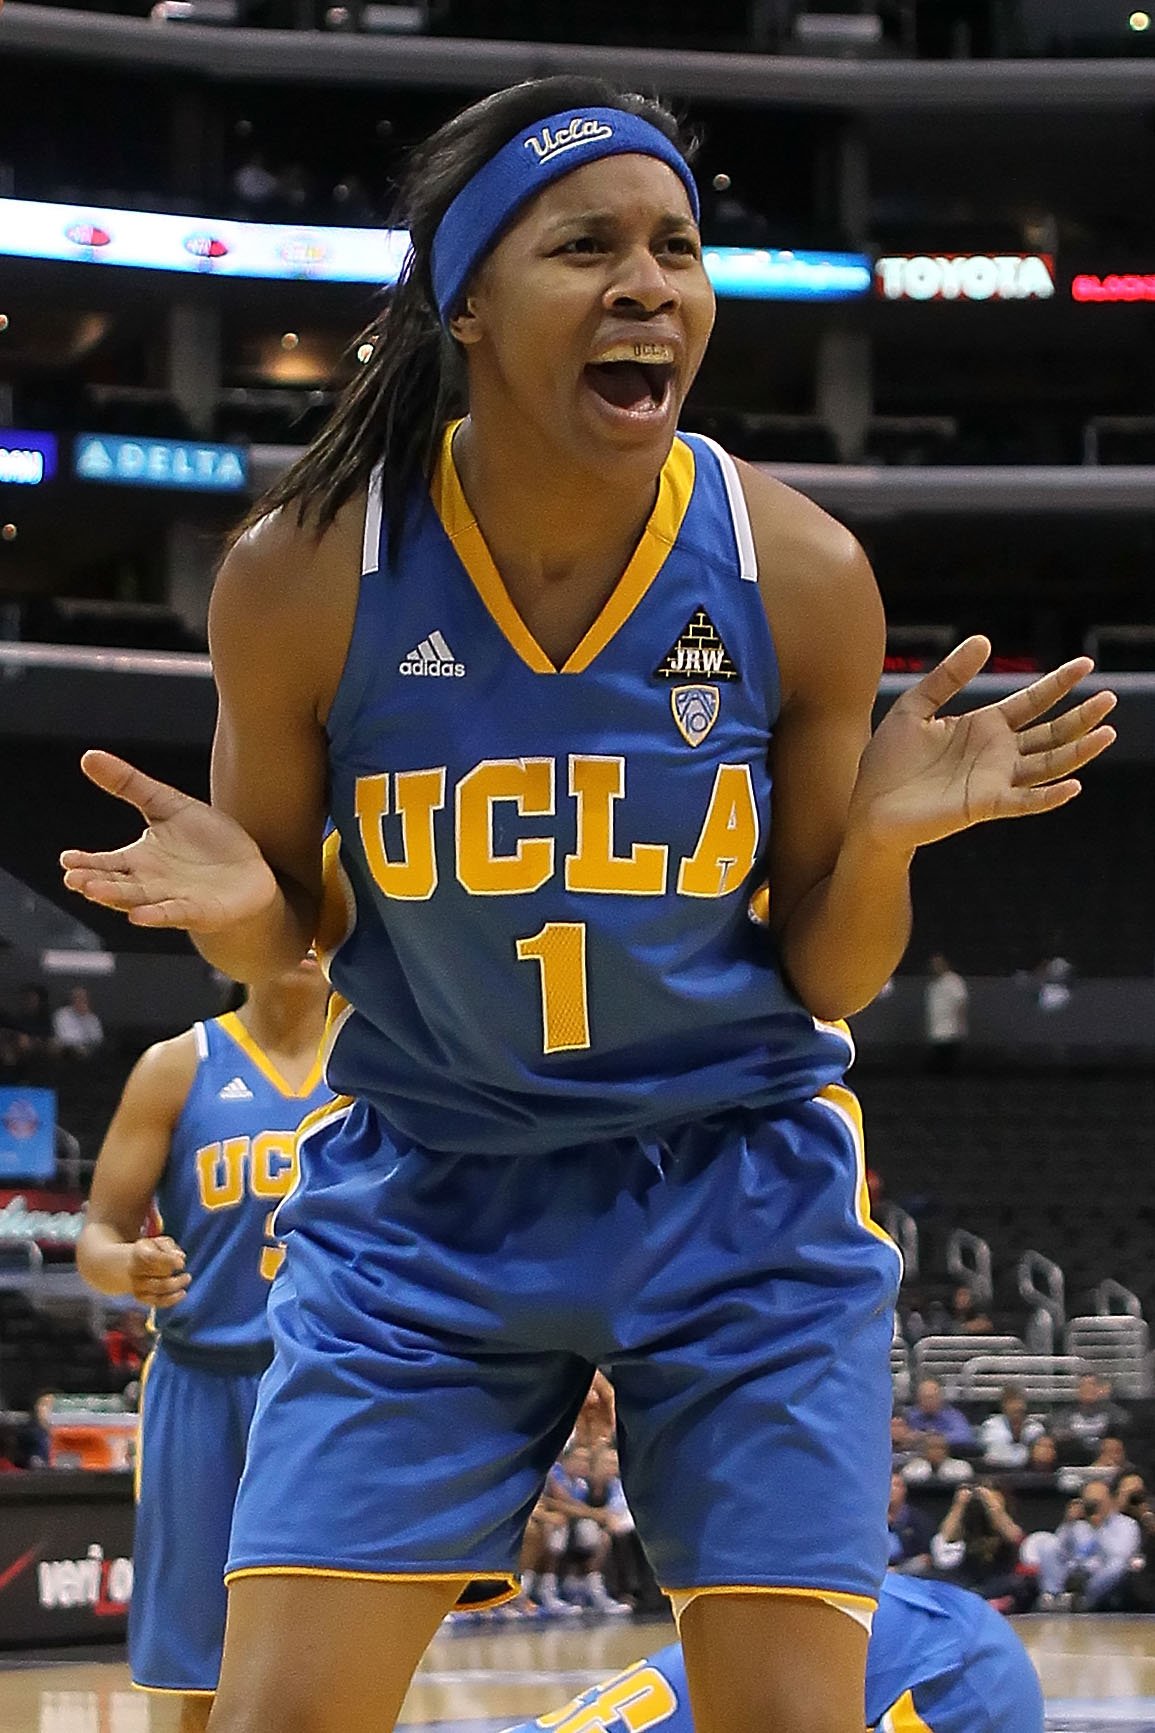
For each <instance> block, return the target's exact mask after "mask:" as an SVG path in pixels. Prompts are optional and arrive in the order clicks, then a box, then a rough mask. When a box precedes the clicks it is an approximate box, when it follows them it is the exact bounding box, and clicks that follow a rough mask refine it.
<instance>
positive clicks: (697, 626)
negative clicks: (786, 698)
mask: <svg viewBox="0 0 1155 1733" xmlns="http://www.w3.org/2000/svg"><path fill="white" fill-rule="evenodd" d="M694 676H696V677H698V678H699V679H700V678H702V677H705V678H706V679H707V680H740V679H741V678H742V676H741V675H740V674H739V672H738V670H737V668H736V667H735V666H734V664H733V662H732V661H731V660H730V655H729V652H728V650H727V649H726V646H725V644H723V642H722V634H721V633H720V632H719V630H718V628H717V626H715V624H714V622H713V620H711V618H710V616H709V614H708V613H707V612H706V610H705V608H695V610H694V612H693V613H692V614H691V616H690V618H689V619H688V620H687V621H686V624H685V625H684V626H683V627H682V630H681V631H680V632H679V634H678V636H677V638H676V640H675V641H674V643H672V644H671V645H670V648H669V649H668V650H667V652H666V654H665V657H664V658H663V660H662V661H661V662H659V663H658V666H657V667H656V668H655V669H654V678H655V679H658V680H685V679H686V678H687V677H694Z"/></svg>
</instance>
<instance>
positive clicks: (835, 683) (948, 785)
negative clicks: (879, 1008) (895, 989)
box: [744, 467, 1115, 1018]
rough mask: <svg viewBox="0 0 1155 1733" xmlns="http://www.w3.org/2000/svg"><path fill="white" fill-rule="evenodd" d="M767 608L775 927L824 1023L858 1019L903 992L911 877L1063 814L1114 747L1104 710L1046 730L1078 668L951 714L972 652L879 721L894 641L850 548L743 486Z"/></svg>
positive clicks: (804, 504)
mask: <svg viewBox="0 0 1155 1733" xmlns="http://www.w3.org/2000/svg"><path fill="white" fill-rule="evenodd" d="M744 479H745V484H746V496H747V499H748V501H749V503H750V508H751V520H752V524H753V529H754V539H755V544H756V546H757V548H758V551H759V556H760V559H759V563H760V566H761V569H762V572H763V578H762V582H763V599H764V601H765V603H766V610H767V614H768V616H769V619H770V624H771V629H772V631H773V633H774V637H775V642H776V644H777V647H778V659H779V665H780V668H781V672H782V699H781V709H780V715H779V720H778V723H777V726H776V727H775V730H774V741H773V747H772V764H771V768H772V772H773V776H774V781H775V800H774V826H773V831H772V834H771V845H770V846H771V874H770V920H771V924H772V926H773V927H774V929H775V931H776V934H777V937H778V944H779V949H780V952H781V956H782V961H783V966H784V968H785V970H786V973H787V974H788V975H789V977H790V979H791V980H792V982H793V984H794V987H795V989H796V991H797V993H798V995H799V997H800V998H801V1000H802V1002H803V1004H804V1005H806V1006H807V1008H808V1009H809V1010H810V1011H811V1012H812V1013H813V1014H814V1015H815V1016H817V1017H824V1018H838V1017H846V1016H849V1015H850V1014H851V1013H852V1012H853V1011H858V1010H861V1008H862V1007H863V1006H864V1005H867V1004H869V1003H870V1001H871V999H873V998H874V996H875V994H876V993H877V992H878V990H879V988H880V987H881V986H882V985H883V983H884V982H885V981H887V980H888V979H889V977H890V976H891V974H892V973H893V972H894V969H895V966H896V964H897V963H898V961H899V959H900V958H901V956H902V953H903V951H904V950H905V948H906V942H907V939H908V937H909V934H910V889H909V871H910V862H911V860H912V858H913V856H914V853H915V850H916V849H918V848H921V847H923V846H924V845H925V844H926V843H932V842H938V841H940V840H941V839H942V838H943V837H947V836H954V835H955V834H957V832H959V831H960V830H966V829H968V828H969V827H970V826H971V825H975V824H984V823H987V822H989V821H990V820H992V819H1000V818H1026V817H1029V816H1031V815H1032V814H1036V813H1044V812H1053V811H1054V810H1055V809H1056V808H1057V807H1060V806H1064V805H1065V804H1066V803H1067V801H1069V800H1073V799H1074V797H1075V796H1076V795H1077V794H1078V793H1079V791H1080V787H1081V784H1080V782H1079V781H1078V778H1077V776H1076V775H1075V774H1074V773H1075V772H1077V771H1079V770H1081V769H1082V768H1083V766H1084V765H1087V764H1089V763H1090V762H1091V761H1092V759H1094V758H1097V757H1098V755H1099V754H1100V753H1101V752H1104V751H1105V750H1106V749H1107V747H1108V746H1110V745H1111V743H1112V741H1113V740H1114V738H1115V733H1114V730H1113V729H1112V728H1109V727H1105V726H1103V724H1104V721H1105V718H1106V717H1107V716H1108V714H1109V713H1110V711H1111V709H1112V707H1113V706H1114V704H1115V695H1114V693H1112V692H1106V691H1103V692H1096V693H1094V694H1092V696H1091V697H1090V698H1085V699H1084V700H1083V702H1082V703H1081V704H1076V705H1074V706H1072V707H1071V708H1070V709H1068V710H1066V711H1064V712H1063V713H1062V714H1060V715H1058V716H1054V717H1052V718H1051V720H1050V721H1043V720H1042V718H1043V717H1045V716H1046V714H1047V712H1048V711H1050V710H1053V709H1054V706H1055V705H1056V704H1058V703H1059V702H1060V701H1061V700H1062V699H1064V698H1065V697H1066V696H1067V694H1068V693H1070V692H1071V691H1072V690H1073V689H1074V687H1075V686H1077V685H1078V683H1079V681H1080V680H1083V679H1085V678H1086V676H1087V675H1088V674H1090V673H1091V672H1092V671H1093V668H1094V664H1093V663H1092V662H1091V660H1090V658H1089V657H1086V656H1079V657H1076V658H1075V659H1074V660H1073V661H1071V662H1065V663H1064V664H1063V665H1062V666H1061V667H1059V668H1054V669H1052V670H1051V671H1050V673H1048V674H1044V675H1043V676H1042V677H1041V678H1040V679H1038V680H1035V681H1033V682H1032V683H1031V684H1030V685H1029V686H1024V687H1023V688H1021V689H1020V690H1019V691H1016V692H1012V693H1010V694H1009V695H1008V696H1007V697H1006V698H1001V699H999V700H998V701H997V702H995V703H991V704H987V705H984V706H982V707H981V708H979V709H971V710H967V711H965V712H963V713H962V714H960V715H940V714H939V712H940V711H941V710H943V708H944V707H945V706H946V705H947V704H948V703H949V702H950V700H951V699H953V698H955V697H957V695H958V694H959V693H960V692H962V691H963V690H964V689H965V688H966V687H967V686H968V685H969V684H970V682H971V681H972V680H973V679H974V677H975V675H976V674H977V673H978V672H979V670H980V669H981V668H982V667H983V665H984V663H985V662H986V660H987V658H988V656H989V655H990V653H991V646H990V643H989V641H988V640H987V639H986V638H983V637H979V636H975V637H971V638H967V639H964V641H963V642H962V643H961V644H959V645H958V646H957V647H956V648H955V649H953V650H952V651H951V652H950V654H949V655H948V656H945V657H944V658H943V660H942V661H941V662H940V663H939V665H938V667H937V668H932V669H931V671H930V673H929V674H926V675H924V676H923V678H922V679H921V680H919V681H918V682H917V683H916V684H915V685H913V686H912V687H910V689H909V690H908V691H906V692H904V693H903V694H902V696H901V697H900V698H899V699H898V700H897V701H896V702H895V703H894V704H893V705H892V706H891V708H890V710H889V711H888V712H887V714H886V716H885V717H884V719H883V721H882V722H881V723H880V724H879V726H878V728H877V730H876V731H875V732H874V734H873V735H872V734H871V733H870V711H871V705H872V703H873V699H874V695H875V691H876V688H877V683H878V676H879V673H880V672H881V668H882V658H883V648H884V642H885V627H884V622H883V616H882V605H881V603H880V601H879V597H878V591H877V589H876V587H875V583H874V578H873V575H872V573H871V570H870V566H869V564H868V562H867V560H866V557H865V555H864V554H863V552H862V550H861V548H860V547H859V546H858V544H857V542H856V541H855V540H854V537H853V536H851V535H850V534H849V532H848V531H847V530H845V529H843V528H842V527H841V526H840V525H839V524H836V523H834V521H833V520H832V519H831V518H828V517H827V516H826V514H825V512H821V511H819V510H818V508H817V507H816V506H814V505H813V504H811V502H810V501H808V500H803V499H802V498H801V497H800V496H799V495H797V494H794V493H792V492H791V491H790V489H789V488H783V487H781V486H780V484H778V483H775V482H773V481H771V480H770V479H769V478H768V477H766V476H759V475H757V474H756V473H755V472H752V471H750V470H749V468H748V467H746V468H744Z"/></svg>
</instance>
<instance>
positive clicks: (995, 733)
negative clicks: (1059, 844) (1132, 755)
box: [851, 637, 1115, 850]
mask: <svg viewBox="0 0 1155 1733" xmlns="http://www.w3.org/2000/svg"><path fill="white" fill-rule="evenodd" d="M990 653H991V646H990V643H989V641H988V640H987V639H986V638H982V637H975V638H967V639H966V640H965V642H963V643H962V644H960V645H958V647H957V648H956V649H954V650H952V651H951V652H950V655H949V656H947V657H945V658H944V660H943V661H941V662H940V663H939V665H938V667H937V668H932V669H931V671H930V673H929V674H927V675H926V676H925V677H924V678H923V679H922V680H920V681H919V682H918V684H917V685H916V686H912V687H911V688H910V690H909V691H907V692H904V693H903V695H902V697H901V698H899V699H898V700H897V701H896V702H895V704H894V705H893V706H892V707H891V709H890V710H889V711H888V713H887V715H886V717H885V718H884V719H883V721H882V723H881V724H880V726H879V728H878V729H877V731H876V733H875V734H874V737H873V738H872V740H871V741H870V744H869V745H868V746H867V748H866V751H865V752H864V753H863V755H862V762H861V764H860V765H859V769H858V779H857V781H856V783H855V787H854V795H853V799H852V802H851V823H852V825H855V824H858V825H863V826H865V828H866V830H867V832H868V834H870V835H871V836H873V837H876V838H878V839H879V840H882V841H884V842H885V843H887V844H888V845H889V846H892V847H895V848H902V849H911V850H913V849H915V848H918V847H919V846H920V845H922V844H924V843H928V842H937V841H939V839H940V838H942V837H946V836H952V835H954V833H955V832H956V831H960V830H966V829H967V828H968V826H970V825H972V824H982V823H985V822H986V821H987V820H989V819H994V818H1023V817H1026V816H1028V815H1029V814H1031V813H1036V812H1051V811H1053V810H1054V809H1055V808H1056V807H1059V806H1064V805H1065V804H1066V802H1067V801H1069V800H1072V799H1074V797H1075V795H1077V794H1078V793H1079V790H1080V787H1081V784H1080V783H1079V781H1078V779H1077V777H1076V775H1075V772H1076V771H1078V770H1081V769H1082V767H1083V766H1084V765H1085V764H1089V763H1090V761H1091V760H1092V759H1093V758H1097V757H1098V756H1099V754H1100V752H1103V751H1105V750H1106V748H1107V747H1108V746H1110V744H1111V742H1112V741H1113V740H1114V738H1115V730H1114V729H1113V728H1107V727H1104V726H1102V724H1103V722H1104V718H1105V717H1106V716H1107V715H1108V714H1109V713H1110V711H1111V710H1112V709H1113V708H1114V705H1115V694H1114V693H1113V692H1096V693H1094V694H1093V696H1092V697H1090V698H1086V699H1084V701H1083V702H1082V703H1081V704H1077V705H1075V706H1074V707H1073V708H1072V709H1070V710H1066V711H1064V712H1063V713H1062V714H1061V715H1059V716H1055V717H1053V718H1052V719H1051V720H1050V721H1049V722H1042V721H1040V718H1041V717H1043V716H1044V715H1045V714H1046V712H1047V711H1048V710H1051V709H1052V708H1053V707H1054V706H1055V705H1056V704H1057V703H1059V701H1060V700H1061V699H1063V698H1065V697H1066V696H1067V694H1068V693H1069V692H1070V691H1071V690H1072V689H1073V688H1074V687H1075V686H1077V685H1078V683H1079V681H1080V680H1084V679H1086V677H1087V675H1088V674H1090V673H1091V672H1092V671H1093V669H1094V666H1095V665H1094V663H1093V662H1092V661H1091V660H1090V658H1089V657H1087V656H1079V657H1076V659H1075V660H1074V661H1073V662H1065V663H1064V664H1063V665H1062V667H1061V668H1055V669H1053V670H1052V671H1051V673H1049V674H1044V675H1043V676H1042V678H1041V679H1038V680H1036V681H1034V682H1033V683H1032V684H1031V685H1030V686H1025V687H1023V688H1022V689H1021V690H1020V691H1018V692H1013V693H1011V695H1010V696H1009V697H1007V698H1002V699H1000V700H999V701H998V703H996V704H987V705H985V706H984V707H983V708H982V709H980V710H970V711H968V712H966V713H965V714H964V715H961V716H940V715H939V714H938V712H939V710H940V709H941V708H942V707H943V705H945V704H946V703H948V702H949V700H950V699H951V698H953V697H955V695H956V694H957V693H959V692H961V691H962V690H963V689H964V688H965V687H966V686H967V685H968V684H969V683H970V681H971V680H973V679H974V677H975V675H976V674H977V673H978V672H979V670H980V669H981V668H982V666H983V664H984V663H985V662H986V660H987V657H988V656H989V655H990Z"/></svg>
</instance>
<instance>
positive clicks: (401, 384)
mask: <svg viewBox="0 0 1155 1733" xmlns="http://www.w3.org/2000/svg"><path fill="white" fill-rule="evenodd" d="M593 107H597V108H618V109H622V110H623V111H624V112H625V113H627V114H636V115H640V116H642V118H643V119H645V120H648V121H649V122H650V124H651V125H652V126H655V127H657V128H658V130H659V131H660V132H662V133H664V134H665V136H666V137H667V138H668V139H669V140H670V141H671V142H672V143H673V144H675V145H676V146H677V147H678V149H679V150H681V151H682V152H683V154H684V155H685V156H686V157H687V158H689V157H690V156H691V155H692V152H693V149H694V141H693V139H691V138H689V137H688V136H686V135H685V134H684V133H683V131H682V128H681V127H680V125H679V123H678V121H677V119H676V118H675V117H674V115H673V114H672V113H671V112H670V110H669V109H667V108H665V107H664V106H663V105H662V104H661V103H660V102H657V101H655V100H651V99H648V98H646V97H642V96H635V95H627V94H624V93H623V92H621V91H618V90H615V89H614V88H613V86H612V85H609V84H606V83H605V82H604V81H603V80H602V79H600V78H586V77H569V76H562V77H557V78H539V79H533V80H531V81H529V82H528V83H525V84H515V85H512V86H511V87H510V88H509V89H508V90H499V91H497V92H496V93H495V94H494V95H492V96H487V97H485V98H484V100H483V101H481V102H477V103H474V104H473V106H472V107H470V108H467V109H465V110H464V112H463V113H461V114H459V115H456V116H455V117H454V119H453V120H451V121H448V122H447V123H446V125H445V126H443V127H440V128H439V129H438V131H437V132H435V133H434V134H433V135H432V137H431V138H429V139H427V140H426V141H425V143H424V144H422V145H420V146H418V148H417V149H416V150H415V151H414V153H413V155H412V157H411V158H410V161H409V165H408V171H407V173H406V176H405V180H404V183H403V185H402V187H401V196H400V216H401V218H402V220H404V221H407V223H408V227H409V233H410V239H411V243H412V246H411V250H410V253H409V256H408V258H407V259H406V262H405V265H404V267H403V269H402V272H401V277H400V280H399V281H398V283H397V285H396V287H395V288H394V289H393V290H392V291H391V292H390V294H389V296H388V299H387V301H386V304H385V306H384V308H383V309H382V311H381V313H380V314H379V315H378V316H377V318H376V319H374V320H373V322H372V324H371V325H369V326H368V327H367V328H366V329H365V330H364V331H363V332H362V333H361V334H360V336H359V337H357V338H356V340H355V343H354V348H356V349H359V348H361V347H362V346H363V345H365V344H369V345H370V346H371V348H372V354H371V355H370V356H369V359H368V360H367V361H366V362H365V363H364V364H363V365H361V366H359V367H358V369H357V373H356V376H355V377H354V378H353V380H352V381H351V382H350V384H349V385H348V386H346V388H345V390H344V391H343V393H342V394H341V397H340V399H339V401H338V402H337V404H336V406H335V408H334V410H333V413H332V415H331V416H330V417H329V420H328V422H327V423H326V425H325V427H324V428H323V429H322V430H321V432H320V433H319V434H318V435H317V437H316V438H315V439H314V440H313V442H312V443H311V444H310V445H309V446H308V447H307V448H306V449H305V450H304V451H303V452H302V453H301V455H300V457H298V458H297V460H296V462H295V463H293V464H292V465H291V467H290V468H289V469H288V470H287V471H286V472H285V474H284V475H283V476H281V477H280V479H279V480H278V481H276V482H274V484H273V486H272V487H271V488H269V489H268V491H267V492H266V493H265V494H264V495H262V497H261V498H260V499H259V500H257V501H256V503H255V504H254V505H253V507H252V509H251V510H250V512H249V513H248V515H247V516H246V517H245V519H244V520H243V522H242V523H241V524H240V525H239V526H238V528H237V529H236V531H235V532H234V539H236V537H237V536H240V535H242V534H243V533H244V531H245V530H246V529H248V528H250V527H251V525H253V524H255V523H257V522H259V521H260V519H262V518H263V517H265V516H266V515H267V514H268V513H269V512H271V511H273V510H275V509H276V508H278V507H282V506H283V507H291V508H293V509H294V510H295V512H296V516H297V522H298V524H300V525H304V524H305V523H306V522H308V523H310V524H311V526H312V527H313V529H314V531H315V533H316V534H318V535H319V534H320V533H321V532H322V531H323V530H325V529H326V528H327V527H328V526H329V525H330V524H331V523H332V522H333V520H334V518H335V517H336V516H337V513H338V511H339V510H340V509H341V507H342V505H344V503H345V501H346V500H348V499H349V498H350V497H351V496H352V495H353V494H354V493H356V491H357V489H358V488H360V487H363V486H364V485H365V483H366V481H367V479H368V477H369V474H370V471H371V470H372V469H373V467H374V465H375V464H377V463H379V462H382V461H383V463H384V474H383V482H382V504H383V511H384V518H385V522H386V524H387V526H388V535H389V547H390V551H391V552H395V551H396V548H397V547H398V545H399V543H400V540H401V537H402V535H403V532H404V526H405V517H406V513H407V509H408V505H409V500H410V496H411V490H412V487H413V484H414V482H415V481H416V480H417V479H418V477H425V478H426V479H427V478H428V477H429V476H430V475H431V473H432V469H433V463H434V460H435V457H436V450H437V441H438V435H439V433H440V430H441V428H442V427H443V426H444V424H445V422H446V421H447V420H448V419H449V417H450V416H451V415H452V414H454V413H455V412H457V411H458V410H459V409H460V408H461V407H462V406H463V404H464V401H465V370H464V364H463V361H462V358H461V351H460V349H459V347H458V345H457V343H456V342H455V341H454V340H453V338H452V337H450V336H449V334H448V333H447V332H446V331H445V330H444V328H443V327H442V325H441V322H440V319H439V318H438V314H437V305H436V302H435V300H434V297H433V283H432V276H431V270H430V263H431V256H432V250H433V237H434V235H435V234H436V232H437V226H438V224H439V223H440V221H441V218H442V216H443V215H444V214H445V212H446V211H447V210H448V208H449V206H450V205H451V204H452V202H453V200H454V199H455V198H456V197H457V195H458V193H459V192H460V191H461V189H462V188H463V187H464V186H465V185H466V183H467V182H468V181H470V180H471V179H472V178H473V176H474V175H475V174H476V173H477V171H478V169H480V168H481V167H482V166H483V165H484V164H485V163H487V162H488V161H489V159H490V158H491V157H492V156H494V155H496V153H497V152H498V151H499V150H500V149H501V148H502V146H503V145H505V144H508V142H509V140H510V139H511V138H515V137H516V136H517V134H518V133H519V132H521V131H522V130H523V129H524V128H525V127H527V126H531V125H532V124H533V122H534V121H535V120H544V119H546V118H547V117H548V116H549V115H551V114H559V113H562V112H563V111H565V110H566V109H571V108H593Z"/></svg>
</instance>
